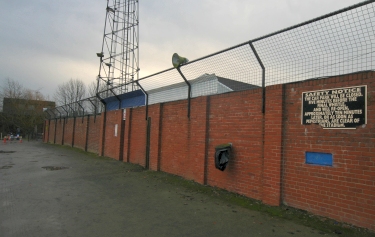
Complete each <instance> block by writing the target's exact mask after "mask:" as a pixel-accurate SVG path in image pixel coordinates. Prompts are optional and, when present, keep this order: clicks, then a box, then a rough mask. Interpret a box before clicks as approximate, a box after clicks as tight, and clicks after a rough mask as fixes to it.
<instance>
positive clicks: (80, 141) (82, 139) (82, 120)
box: [65, 116, 87, 150]
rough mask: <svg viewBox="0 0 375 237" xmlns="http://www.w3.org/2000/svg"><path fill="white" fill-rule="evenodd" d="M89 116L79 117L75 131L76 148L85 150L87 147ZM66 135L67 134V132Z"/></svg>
mask: <svg viewBox="0 0 375 237" xmlns="http://www.w3.org/2000/svg"><path fill="white" fill-rule="evenodd" d="M86 129H87V116H86V117H77V118H76V124H75V131H74V147H77V148H80V149H82V150H84V149H85V146H86ZM65 133H66V132H65Z"/></svg>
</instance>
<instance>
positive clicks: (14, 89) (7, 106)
mask: <svg viewBox="0 0 375 237" xmlns="http://www.w3.org/2000/svg"><path fill="white" fill-rule="evenodd" d="M0 99H1V107H2V112H1V113H0V124H1V126H0V127H1V131H2V132H6V133H8V132H14V133H15V132H18V131H20V132H22V134H24V135H34V134H35V133H36V132H38V126H39V129H40V128H41V125H42V124H43V120H44V113H43V107H45V106H46V101H45V97H44V96H43V94H42V93H40V92H39V91H33V90H30V89H27V88H24V87H23V86H22V85H21V84H20V83H19V82H17V81H15V80H12V79H9V78H7V79H6V80H5V83H4V84H2V85H0ZM52 104H54V103H53V102H52V103H50V104H49V106H53V105H52ZM28 137H29V136H28Z"/></svg>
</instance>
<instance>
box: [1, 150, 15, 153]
mask: <svg viewBox="0 0 375 237" xmlns="http://www.w3.org/2000/svg"><path fill="white" fill-rule="evenodd" d="M14 152H15V151H2V150H0V153H14Z"/></svg>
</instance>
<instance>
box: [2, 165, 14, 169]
mask: <svg viewBox="0 0 375 237" xmlns="http://www.w3.org/2000/svg"><path fill="white" fill-rule="evenodd" d="M12 167H13V166H11V165H4V166H1V167H0V170H4V169H10V168H12Z"/></svg>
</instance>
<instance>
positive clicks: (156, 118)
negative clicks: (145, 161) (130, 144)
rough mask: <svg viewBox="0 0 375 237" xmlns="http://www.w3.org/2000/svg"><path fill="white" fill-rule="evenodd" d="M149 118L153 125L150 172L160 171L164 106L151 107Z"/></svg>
mask: <svg viewBox="0 0 375 237" xmlns="http://www.w3.org/2000/svg"><path fill="white" fill-rule="evenodd" d="M149 117H151V118H152V123H151V139H150V163H149V164H150V167H149V168H150V170H157V171H159V170H160V144H161V121H162V120H161V118H162V104H156V105H152V106H150V107H149Z"/></svg>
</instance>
